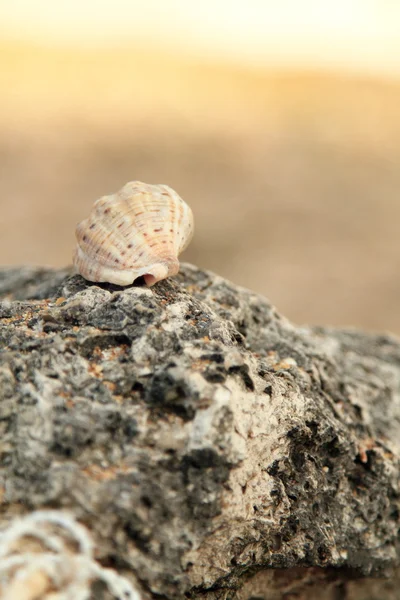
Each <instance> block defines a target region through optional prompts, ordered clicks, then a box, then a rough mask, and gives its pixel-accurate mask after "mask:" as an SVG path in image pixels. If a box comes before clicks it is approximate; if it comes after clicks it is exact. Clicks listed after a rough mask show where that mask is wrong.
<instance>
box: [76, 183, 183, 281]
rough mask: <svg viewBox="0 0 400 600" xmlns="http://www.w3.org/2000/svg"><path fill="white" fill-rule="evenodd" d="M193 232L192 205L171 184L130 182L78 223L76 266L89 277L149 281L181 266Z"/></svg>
mask: <svg viewBox="0 0 400 600" xmlns="http://www.w3.org/2000/svg"><path fill="white" fill-rule="evenodd" d="M193 231H194V221H193V213H192V211H191V209H190V207H189V206H188V205H187V204H186V203H185V202H184V201H183V200H182V198H180V197H179V196H178V194H177V193H176V192H174V190H173V189H171V188H170V187H168V186H167V185H150V184H147V183H142V182H141V181H130V182H129V183H127V184H126V185H125V186H124V187H123V188H122V189H121V190H119V191H118V192H116V193H115V194H111V195H110V196H103V197H102V198H99V199H98V200H96V202H95V203H94V205H93V208H92V211H91V213H90V215H89V217H88V218H87V219H84V220H83V221H81V223H79V225H78V226H77V228H76V232H75V234H76V239H77V242H78V243H77V246H76V250H75V254H74V266H75V268H76V270H77V271H78V273H79V274H80V275H82V276H83V277H84V278H85V279H88V280H89V281H98V282H101V281H103V282H108V283H114V284H116V285H130V284H131V283H133V282H134V281H135V279H137V278H138V277H141V276H144V280H145V282H146V284H147V285H148V286H151V285H154V284H155V283H157V281H161V280H162V279H165V278H166V277H169V276H171V275H176V274H177V273H178V271H179V261H178V255H179V254H180V253H181V252H182V251H183V250H184V249H185V248H186V246H187V245H188V244H189V242H190V240H191V238H192V235H193Z"/></svg>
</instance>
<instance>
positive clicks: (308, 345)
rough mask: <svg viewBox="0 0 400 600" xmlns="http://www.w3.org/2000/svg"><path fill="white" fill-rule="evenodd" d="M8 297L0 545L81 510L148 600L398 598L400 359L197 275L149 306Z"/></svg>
mask: <svg viewBox="0 0 400 600" xmlns="http://www.w3.org/2000/svg"><path fill="white" fill-rule="evenodd" d="M0 293H1V297H2V298H3V299H2V301H1V302H0V318H1V321H0V323H1V325H0V440H1V441H0V497H1V498H2V509H3V510H2V513H1V517H0V523H1V524H2V525H3V526H4V525H5V524H6V523H7V522H8V521H9V520H10V519H11V518H12V517H13V516H14V515H16V514H20V513H25V512H30V511H33V510H36V509H38V508H43V507H50V508H67V509H69V510H70V511H71V512H72V513H73V514H74V515H75V517H77V518H78V519H79V520H80V521H81V522H82V523H84V524H85V525H86V526H87V527H88V528H89V529H90V530H91V532H92V534H93V537H94V539H95V542H96V544H97V555H98V558H99V560H100V561H101V562H102V563H103V564H104V565H106V566H107V565H108V566H113V567H114V568H115V569H117V570H118V571H119V572H121V573H123V574H124V575H125V576H128V577H129V576H134V577H135V579H137V580H138V581H139V582H140V583H141V586H142V590H143V597H145V598H159V599H161V598H164V599H168V600H169V599H180V598H182V599H183V598H204V599H207V600H217V599H221V600H222V599H225V600H227V599H231V600H234V599H235V600H262V599H267V598H268V599H271V598H273V599H278V598H286V599H288V598H302V599H303V598H304V599H305V598H315V599H317V598H318V599H326V600H338V599H339V598H354V599H356V598H357V599H359V600H367V599H370V600H372V598H380V599H385V598H388V599H393V600H394V599H395V598H398V595H396V594H398V583H399V578H400V576H399V573H398V572H397V576H396V575H395V574H392V570H393V569H395V568H396V567H397V566H398V565H399V563H400V560H399V555H400V552H399V547H400V545H399V540H400V536H399V530H400V486H399V457H400V342H399V340H397V339H396V338H394V337H391V336H389V335H370V334H364V333H360V332H357V331H335V330H330V329H326V328H310V327H295V326H293V325H292V324H291V323H289V322H288V321H287V320H286V319H285V318H283V317H282V316H281V315H279V313H277V311H276V310H275V308H274V307H273V306H272V305H271V304H270V303H269V302H268V301H267V300H266V299H264V298H262V297H260V296H258V295H256V294H254V293H252V292H250V291H247V290H244V289H241V288H238V287H236V286H234V285H232V284H231V283H229V282H227V281H225V280H223V279H221V278H220V277H218V276H216V275H213V274H211V273H206V272H203V271H201V270H199V269H197V268H195V267H192V266H190V265H183V266H182V269H181V272H180V274H179V275H178V276H177V277H175V278H173V279H170V280H166V281H163V282H161V283H159V284H157V285H156V286H155V287H153V288H151V289H148V288H146V287H144V286H143V285H140V284H139V285H134V286H131V287H128V288H119V287H117V286H112V285H108V284H98V285H96V284H91V283H88V282H86V281H84V280H83V279H82V278H81V277H80V276H77V275H75V276H70V274H69V272H68V271H58V272H57V271H50V270H45V269H35V268H23V269H5V270H3V271H1V272H0ZM391 574H392V578H391V579H390V578H389V579H374V580H371V577H388V575H391ZM346 594H347V595H346Z"/></svg>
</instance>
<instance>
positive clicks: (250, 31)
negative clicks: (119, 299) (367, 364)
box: [0, 0, 400, 333]
mask: <svg viewBox="0 0 400 600" xmlns="http://www.w3.org/2000/svg"><path fill="white" fill-rule="evenodd" d="M7 4H8V6H6V5H7ZM399 30H400V6H398V5H397V3H392V2H382V1H378V0H377V1H376V2H374V1H367V0H363V2H358V1H357V0H353V1H352V0H343V1H342V0H332V1H331V2H330V1H327V2H325V1H323V0H318V2H315V1H313V0H304V1H303V2H297V0H283V1H282V2H281V3H280V6H279V7H277V6H275V3H274V2H273V1H272V0H271V1H269V0H263V1H262V2H260V1H257V0H247V1H246V2H244V1H243V2H242V1H237V2H235V1H233V0H232V1H228V0H219V2H218V1H216V2H211V1H209V0H204V1H203V2H202V3H201V7H200V6H199V5H197V4H195V3H194V2H193V3H192V2H191V0H185V2H181V1H180V0H148V1H147V2H146V6H143V3H139V2H137V3H136V2H134V1H132V2H126V1H124V0H114V1H113V2H111V1H110V2H100V1H98V2H97V3H95V2H94V1H92V0H87V1H86V2H80V3H78V2H75V0H70V1H69V2H68V3H67V2H65V3H64V2H62V1H60V2H59V3H58V2H56V3H55V2H50V0H36V1H35V2H30V1H29V0H15V2H14V1H13V2H12V3H4V5H2V6H0V36H1V39H0V89H1V94H0V203H1V204H0V206H1V211H0V215H1V216H0V263H1V264H3V265H18V264H43V265H50V266H63V265H65V264H68V263H69V262H70V259H71V252H72V248H73V246H74V227H75V224H76V223H77V222H78V221H79V220H81V219H82V218H84V217H86V216H87V214H88V211H89V209H90V206H91V204H92V202H93V201H94V200H95V199H96V198H97V197H99V196H100V195H103V194H106V193H110V192H114V191H116V190H117V189H119V188H120V187H121V186H122V185H123V184H124V183H125V182H126V181H129V180H132V179H140V180H143V181H146V182H149V183H167V184H168V185H170V186H172V187H173V188H174V189H176V190H177V191H178V193H179V194H180V195H181V196H182V197H183V198H184V199H185V200H187V201H188V203H189V204H190V205H191V206H192V208H193V209H194V213H195V217H196V234H195V238H194V240H193V242H192V244H191V246H190V248H189V250H188V251H187V252H186V253H185V255H184V259H186V260H188V261H190V262H193V263H195V264H197V265H199V266H201V267H204V268H207V269H212V270H214V271H215V272H217V273H219V274H221V275H223V276H225V277H227V278H229V279H231V280H232V281H234V282H236V283H238V284H241V285H244V286H247V287H249V288H252V289H254V290H256V291H259V292H262V293H263V294H265V295H267V296H268V297H269V298H270V299H271V300H272V301H273V302H274V303H275V304H276V305H277V307H278V308H279V310H280V311H282V312H283V313H284V314H285V315H286V316H288V317H289V318H291V319H292V320H294V321H296V322H308V323H322V324H332V325H343V326H353V325H354V326H359V327H364V328H368V329H374V330H390V331H393V332H397V333H400V306H399V304H400V278H399V270H400V269H399V267H400V235H399V228H400V169H399V164H400V39H398V38H399V36H398V31H399Z"/></svg>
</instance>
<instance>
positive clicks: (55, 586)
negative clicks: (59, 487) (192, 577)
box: [0, 510, 140, 600]
mask: <svg viewBox="0 0 400 600" xmlns="http://www.w3.org/2000/svg"><path fill="white" fill-rule="evenodd" d="M95 580H102V581H104V582H105V583H106V585H107V586H108V589H109V591H110V592H111V594H113V596H114V598H116V599H117V600H140V595H139V593H138V592H137V591H136V590H135V589H134V587H133V586H132V584H131V583H130V582H129V581H128V580H127V579H126V578H124V577H121V576H120V575H118V573H116V572H115V571H113V570H112V569H105V568H104V567H102V566H101V565H100V564H99V563H97V562H96V561H95V560H94V557H93V543H92V540H91V538H90V535H89V532H88V531H87V530H86V529H85V528H84V527H83V526H82V525H80V524H79V523H78V522H77V521H75V519H74V518H73V517H71V516H70V515H68V514H66V513H64V512H61V511H50V510H44V511H35V512H33V513H31V514H29V515H26V516H24V517H23V518H20V519H16V520H14V521H13V522H12V523H11V525H10V526H9V527H8V528H7V529H6V530H5V531H3V532H1V536H0V597H1V598H2V600H39V599H40V600H88V599H89V598H90V586H91V583H92V582H93V581H95Z"/></svg>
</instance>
